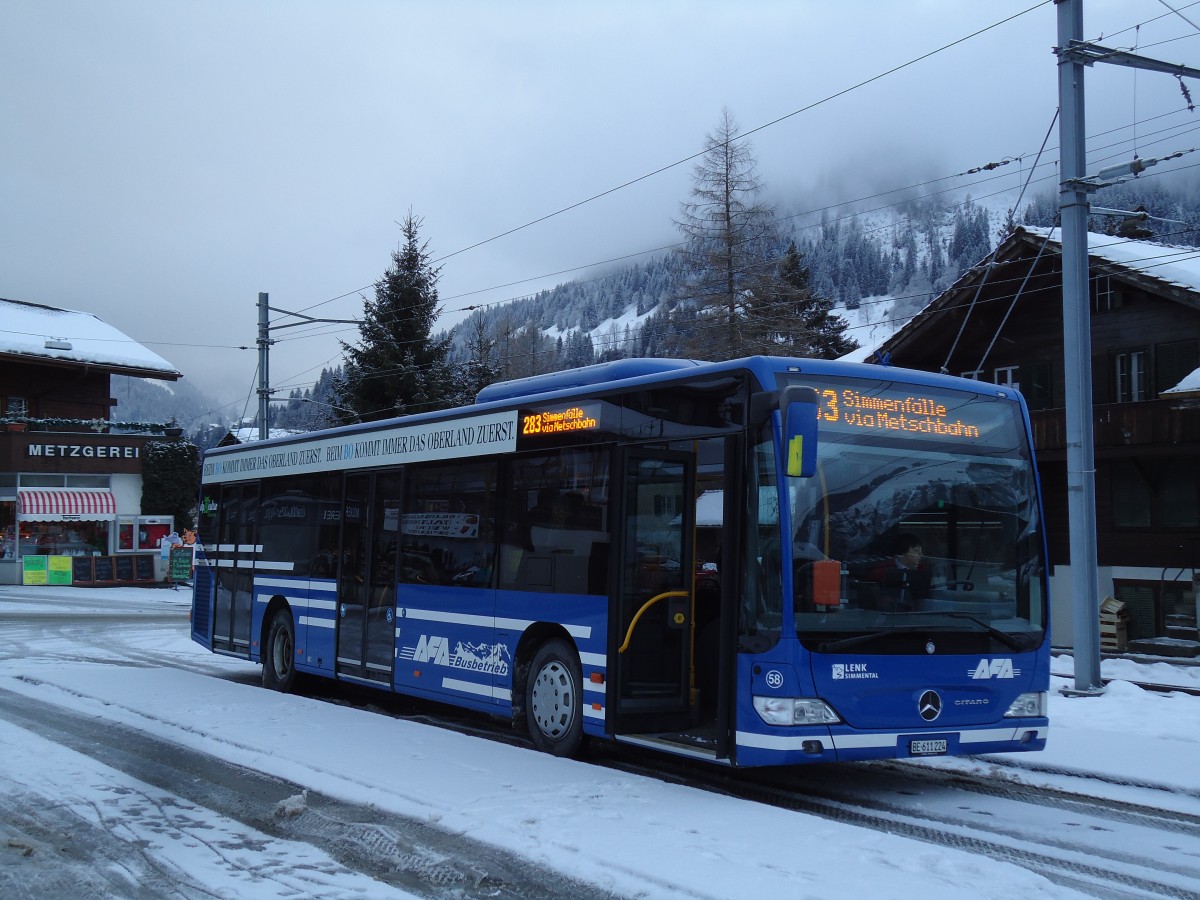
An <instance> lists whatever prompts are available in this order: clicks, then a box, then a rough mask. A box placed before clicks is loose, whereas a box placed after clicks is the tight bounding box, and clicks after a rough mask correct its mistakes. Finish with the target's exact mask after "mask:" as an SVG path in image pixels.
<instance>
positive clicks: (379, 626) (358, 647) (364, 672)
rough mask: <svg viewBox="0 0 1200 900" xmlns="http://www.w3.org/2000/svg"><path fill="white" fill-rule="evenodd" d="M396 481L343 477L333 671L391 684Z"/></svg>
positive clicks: (397, 534) (397, 509) (386, 477)
mask: <svg viewBox="0 0 1200 900" xmlns="http://www.w3.org/2000/svg"><path fill="white" fill-rule="evenodd" d="M399 529H400V476H399V475H383V474H380V475H370V474H361V475H359V474H355V475H349V476H347V477H346V493H345V498H344V500H343V503H342V540H341V566H340V568H339V573H338V600H337V604H338V605H337V671H338V674H339V675H345V676H350V677H352V678H358V679H365V680H368V681H379V682H383V683H384V684H388V685H390V684H391V683H392V666H393V664H394V660H395V608H396V554H397V551H398V544H399V537H400V530H399Z"/></svg>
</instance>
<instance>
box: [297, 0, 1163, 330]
mask: <svg viewBox="0 0 1200 900" xmlns="http://www.w3.org/2000/svg"><path fill="white" fill-rule="evenodd" d="M1041 5H1044V4H1038V5H1037V6H1034V7H1030V9H1029V10H1025V12H1029V11H1031V10H1032V9H1036V8H1037V7H1038V6H1041ZM1185 8H1186V7H1185ZM1023 14H1024V13H1018V14H1016V15H1023ZM1010 18H1015V16H1013V17H1010ZM1003 21H1008V20H1003ZM1003 21H1002V22H1000V23H995V24H996V25H998V24H1003ZM991 27H995V25H993V26H989V28H991ZM986 30H988V29H983V30H981V31H980V32H975V33H973V34H972V35H968V36H966V37H964V38H961V39H959V41H956V42H953V43H952V44H949V45H946V46H947V47H949V46H953V44H954V43H960V42H961V41H962V40H966V39H968V38H969V37H973V36H975V35H976V34H979V33H982V31H986ZM940 49H945V48H939V51H931V53H930V54H926V56H928V55H932V53H934V52H940ZM922 58H924V57H918V58H917V59H916V60H912V61H910V62H909V63H906V64H905V65H911V64H912V63H913V62H916V61H919V60H920V59H922ZM897 68H903V66H901V67H897ZM891 71H895V70H889V72H888V73H882V74H881V75H880V76H876V78H878V77H882V76H883V75H885V74H889V73H890V72H891ZM870 80H873V79H869V80H868V81H867V82H862V83H860V85H856V86H855V87H857V86H861V84H865V83H869V81H870ZM851 89H853V87H852V88H849V89H847V90H851ZM842 93H844V92H842ZM839 95H840V94H835V95H831V98H832V97H836V96H839ZM831 98H825V100H822V101H818V102H825V101H826V100H828V99H831ZM808 108H811V107H805V108H804V109H808ZM804 109H801V110H796V111H795V112H793V113H789V114H788V115H787V116H783V117H780V118H779V119H776V120H773V121H772V122H768V123H766V124H765V125H762V126H759V127H758V128H756V129H752V130H751V131H748V132H746V133H744V134H743V135H739V139H740V138H744V137H747V136H749V135H750V134H753V133H754V132H755V131H759V130H761V129H762V128H766V127H769V126H770V125H773V124H776V123H777V122H779V121H783V120H784V119H786V118H790V117H791V116H793V115H796V114H798V113H800V112H803V111H804ZM694 158H695V155H694V156H693V157H689V159H694ZM685 161H687V160H681V161H680V162H685ZM677 164H679V163H676V164H675V165H677ZM649 174H654V173H649ZM631 183H632V182H631ZM620 187H621V186H618V188H616V189H620ZM616 189H614V190H616ZM597 196H603V195H597ZM582 202H587V201H581V203H582ZM576 205H579V204H576ZM571 208H573V207H571ZM564 211H565V210H564ZM551 215H553V214H551ZM544 218H548V217H543V219H540V220H538V221H541V220H544ZM527 224H536V222H534V223H527ZM521 227H526V226H521ZM809 227H814V226H809ZM507 233H511V231H510V232H506V233H505V234H507ZM502 236H504V235H497V236H496V238H499V237H502ZM493 239H495V238H492V239H489V241H490V240H493ZM473 246H478V244H476V245H473ZM472 248H473V247H472ZM472 248H463V250H460V251H455V253H454V254H450V255H457V254H458V253H462V252H465V251H466V250H467V249H472ZM660 249H661V248H660ZM651 252H656V251H655V250H650V251H641V253H639V254H627V255H625V257H624V258H629V257H632V256H636V255H641V254H644V253H651ZM446 258H449V257H448V256H447V257H440V258H439V260H438V261H440V260H442V259H446ZM581 268H586V266H580V267H575V268H573V269H569V270H560V272H559V273H554V274H565V273H566V272H569V271H577V270H578V269H581ZM541 277H552V276H541ZM530 280H534V279H523V280H522V281H530ZM516 283H520V282H510V283H508V284H506V285H502V286H496V287H493V288H483V289H478V290H476V291H472V292H468V293H467V294H464V295H454V298H457V297H462V296H467V295H477V294H480V293H484V292H486V291H488V290H496V289H502V288H503V287H508V286H512V285H514V284H516ZM370 287H371V286H367V287H364V288H361V289H359V291H362V290H367V289H369V288H370ZM353 293H357V291H356V292H350V293H348V294H343V295H340V297H338V298H333V299H341V298H343V297H346V296H350V295H351V294H353ZM454 298H449V299H454ZM512 299H516V298H505V299H503V300H497V301H493V303H491V304H484V306H489V305H498V304H501V303H507V302H511V300H512ZM323 302H331V301H323ZM317 305H319V304H317ZM311 308H313V307H307V309H311ZM466 309H471V307H465V308H463V309H460V310H457V311H464V310H466ZM328 333H330V332H319V331H315V330H314V331H313V332H310V333H307V334H302V335H295V336H294V339H303V338H309V337H316V336H320V335H321V334H328Z"/></svg>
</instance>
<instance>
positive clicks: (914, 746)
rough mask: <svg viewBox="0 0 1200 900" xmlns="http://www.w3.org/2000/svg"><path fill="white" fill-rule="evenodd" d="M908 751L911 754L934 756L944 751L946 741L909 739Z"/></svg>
mask: <svg viewBox="0 0 1200 900" xmlns="http://www.w3.org/2000/svg"><path fill="white" fill-rule="evenodd" d="M908 752H909V753H911V754H912V755H913V756H935V755H937V754H939V753H945V752H946V741H944V740H941V741H909V743H908Z"/></svg>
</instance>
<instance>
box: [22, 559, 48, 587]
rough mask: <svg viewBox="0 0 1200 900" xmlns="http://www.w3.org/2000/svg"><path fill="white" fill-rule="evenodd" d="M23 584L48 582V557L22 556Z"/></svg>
mask: <svg viewBox="0 0 1200 900" xmlns="http://www.w3.org/2000/svg"><path fill="white" fill-rule="evenodd" d="M21 570H22V571H21V584H47V583H48V582H47V574H46V557H44V556H22V557H21Z"/></svg>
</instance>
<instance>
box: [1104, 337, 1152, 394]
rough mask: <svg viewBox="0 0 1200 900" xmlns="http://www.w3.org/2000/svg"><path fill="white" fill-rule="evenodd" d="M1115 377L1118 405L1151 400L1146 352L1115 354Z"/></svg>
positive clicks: (1131, 351)
mask: <svg viewBox="0 0 1200 900" xmlns="http://www.w3.org/2000/svg"><path fill="white" fill-rule="evenodd" d="M1113 376H1114V380H1115V382H1116V388H1117V390H1116V398H1117V402H1118V403H1139V402H1141V401H1142V400H1147V399H1149V392H1148V387H1149V385H1148V384H1147V383H1146V351H1145V350H1122V351H1121V352H1120V353H1115V354H1113Z"/></svg>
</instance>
